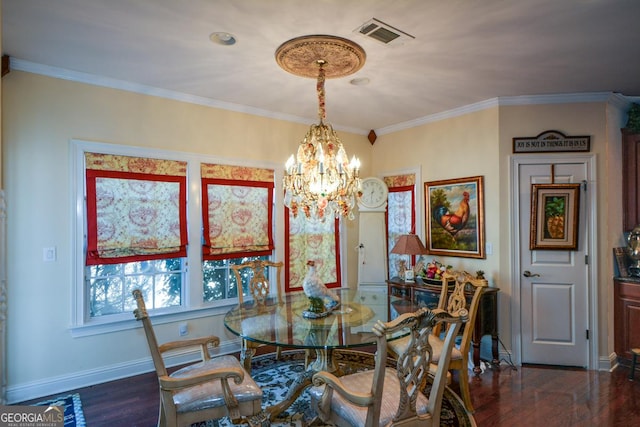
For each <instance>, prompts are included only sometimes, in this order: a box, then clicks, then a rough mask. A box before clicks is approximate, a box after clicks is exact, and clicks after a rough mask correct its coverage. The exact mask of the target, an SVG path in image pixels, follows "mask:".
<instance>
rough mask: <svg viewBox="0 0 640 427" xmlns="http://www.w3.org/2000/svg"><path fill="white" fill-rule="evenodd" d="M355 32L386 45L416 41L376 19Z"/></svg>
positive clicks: (372, 19)
mask: <svg viewBox="0 0 640 427" xmlns="http://www.w3.org/2000/svg"><path fill="white" fill-rule="evenodd" d="M353 32H354V33H359V34H361V35H363V36H365V37H368V38H372V39H374V40H377V41H378V42H380V43H383V44H386V45H396V44H403V43H404V42H406V41H410V40H413V39H415V37H413V36H412V35H411V34H408V33H405V32H403V31H400V30H398V29H397V28H394V27H392V26H391V25H387V24H385V23H384V22H382V21H380V20H378V19H376V18H371V19H370V20H369V21H367V22H365V23H364V24H362V25H360V26H359V27H358V28H356V29H355V30H353Z"/></svg>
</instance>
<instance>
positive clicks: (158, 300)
mask: <svg viewBox="0 0 640 427" xmlns="http://www.w3.org/2000/svg"><path fill="white" fill-rule="evenodd" d="M184 265H185V261H184V258H172V259H160V260H153V261H141V262H130V263H126V264H110V265H93V266H89V267H86V276H87V283H88V287H89V295H90V301H89V312H90V316H91V317H99V316H105V315H109V314H119V313H125V312H131V311H132V310H134V309H135V302H134V301H133V297H132V296H131V292H132V291H133V290H134V289H140V290H141V291H142V293H143V295H144V298H145V303H146V306H147V308H148V309H150V310H152V309H158V308H166V307H174V306H180V305H181V304H182V289H183V281H184V277H185V270H186V269H185V267H184Z"/></svg>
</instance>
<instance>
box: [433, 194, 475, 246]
mask: <svg viewBox="0 0 640 427" xmlns="http://www.w3.org/2000/svg"><path fill="white" fill-rule="evenodd" d="M433 219H435V220H436V221H437V222H438V224H440V225H441V226H442V228H444V229H445V230H446V231H447V232H448V233H449V234H451V235H452V236H455V235H456V234H457V233H458V232H459V231H460V230H462V229H463V228H464V226H465V225H467V221H468V220H469V192H468V191H465V192H464V193H462V200H461V201H460V205H459V206H458V209H457V210H456V211H455V213H451V212H450V211H449V209H447V207H446V206H442V205H440V206H436V207H435V209H434V210H433Z"/></svg>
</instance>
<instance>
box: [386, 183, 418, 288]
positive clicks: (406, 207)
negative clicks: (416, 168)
mask: <svg viewBox="0 0 640 427" xmlns="http://www.w3.org/2000/svg"><path fill="white" fill-rule="evenodd" d="M415 181H416V178H415V175H414V174H407V175H396V176H387V177H384V182H385V183H386V184H387V187H388V188H389V203H388V204H387V248H388V251H389V254H388V255H389V277H395V276H397V275H398V261H399V260H400V259H405V257H406V256H405V255H398V254H393V253H391V250H392V249H393V247H394V246H395V244H396V241H397V240H398V237H400V236H401V235H403V234H407V233H413V232H414V231H415V228H416V202H415V199H416V198H415ZM413 258H415V257H413ZM413 258H412V259H411V263H412V264H414V263H415V259H413Z"/></svg>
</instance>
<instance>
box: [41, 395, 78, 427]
mask: <svg viewBox="0 0 640 427" xmlns="http://www.w3.org/2000/svg"><path fill="white" fill-rule="evenodd" d="M33 406H63V407H64V426H65V427H86V425H87V424H86V423H85V420H84V413H83V412H82V402H81V401H80V395H79V394H77V393H76V394H70V395H68V396H60V397H56V398H54V399H48V400H45V401H42V402H38V403H35V404H34V405H33Z"/></svg>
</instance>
